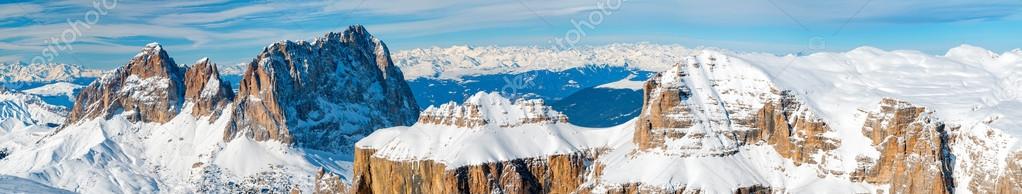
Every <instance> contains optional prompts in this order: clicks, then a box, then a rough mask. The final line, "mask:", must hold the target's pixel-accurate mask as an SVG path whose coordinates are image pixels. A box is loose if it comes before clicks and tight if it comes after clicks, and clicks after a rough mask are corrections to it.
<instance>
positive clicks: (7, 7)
mask: <svg viewBox="0 0 1022 194" xmlns="http://www.w3.org/2000/svg"><path fill="white" fill-rule="evenodd" d="M41 12H43V7H42V6H40V5H36V4H28V3H8V4H0V20H6V19H8V18H14V17H23V16H28V15H33V14H38V13H41Z"/></svg>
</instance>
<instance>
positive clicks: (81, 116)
mask: <svg viewBox="0 0 1022 194" xmlns="http://www.w3.org/2000/svg"><path fill="white" fill-rule="evenodd" d="M184 92H185V84H184V71H183V70H182V69H181V68H180V67H178V65H177V63H175V62H174V59H173V58H170V56H168V55H167V52H166V51H164V50H163V47H162V46H161V45H160V44H157V43H152V44H149V45H146V47H145V48H143V49H142V51H141V52H140V53H138V55H135V57H134V58H132V59H131V61H130V62H128V64H126V65H124V66H122V67H120V68H117V70H115V71H114V72H113V73H111V74H109V75H106V76H103V77H102V78H100V79H99V80H96V81H95V82H93V83H92V84H89V86H88V87H85V88H84V89H82V91H81V93H80V94H79V95H78V97H77V98H76V99H75V103H74V104H75V105H74V107H73V108H72V109H71V112H70V114H69V115H68V120H67V122H65V125H67V124H74V123H76V122H79V121H82V120H87V119H92V118H97V117H103V118H106V117H108V116H110V115H112V114H115V113H120V112H129V113H133V114H134V116H133V117H131V118H132V120H134V121H141V122H158V123H163V122H167V121H169V120H170V119H171V118H173V117H174V116H175V115H177V113H178V112H180V110H181V106H182V104H183V103H184Z"/></svg>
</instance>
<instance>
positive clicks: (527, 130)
mask: <svg viewBox="0 0 1022 194" xmlns="http://www.w3.org/2000/svg"><path fill="white" fill-rule="evenodd" d="M1019 54H1022V52H1018V51H1017V50H1016V51H1010V52H1006V53H1003V54H994V53H992V52H989V51H986V50H983V49H978V48H975V47H971V46H962V47H958V48H954V49H952V50H951V51H949V53H948V54H947V55H945V56H931V55H927V54H923V53H919V52H915V51H883V50H879V49H875V48H869V47H863V48H859V49H855V50H852V51H849V52H846V53H817V54H812V55H808V56H774V55H766V54H757V53H731V52H727V51H719V50H697V51H694V52H692V53H689V54H679V55H682V56H685V57H683V60H679V61H678V64H677V65H674V66H673V67H671V68H668V69H667V70H666V71H663V72H661V73H659V74H658V75H656V76H654V77H653V78H651V79H649V80H648V81H646V82H645V83H644V84H643V94H642V96H643V97H642V99H643V105H642V112H641V113H640V114H639V116H638V118H636V119H633V120H631V121H629V122H627V123H625V124H622V125H618V126H614V127H609V128H581V127H576V126H573V125H570V124H565V123H563V122H539V123H525V124H521V125H501V124H499V123H504V122H506V121H508V120H511V121H522V120H523V119H512V118H520V117H515V116H513V115H521V114H509V115H508V116H511V117H506V118H501V116H502V115H504V114H502V113H516V112H527V113H534V112H535V111H524V110H544V109H543V108H528V109H523V108H522V107H521V106H514V105H513V104H512V103H509V102H510V101H508V100H506V99H505V100H488V102H498V103H478V102H477V101H480V100H475V99H481V97H475V96H474V97H472V98H470V99H469V100H468V101H467V102H465V105H454V104H450V105H446V106H447V107H446V108H441V109H440V110H457V111H428V112H424V114H423V115H422V116H421V117H420V121H419V123H417V124H415V125H413V126H411V127H396V128H389V129H383V130H379V131H378V132H376V133H374V134H372V135H370V136H369V137H367V138H365V139H363V140H362V141H360V142H359V143H358V144H357V146H356V159H355V160H356V162H355V164H354V165H355V166H354V169H355V175H354V176H355V179H354V182H353V184H352V185H351V187H353V188H352V189H353V190H352V191H354V192H358V193H389V192H401V191H421V192H426V193H457V192H470V193H522V192H524V193H569V192H581V193H650V192H652V193H675V192H709V193H732V192H737V193H760V192H769V193H773V192H779V193H821V192H838V193H875V192H882V193H973V192H976V193H1015V192H1022V185H1019V184H1018V182H1017V181H1016V180H1019V179H1020V178H1022V177H1020V176H1019V175H1018V174H1017V173H1014V171H1015V169H1022V166H1020V163H1022V162H1020V161H1019V156H1020V155H1022V150H1019V149H1018V148H1017V147H1013V144H1015V142H1017V136H1013V135H1009V134H1011V133H1014V132H1017V131H1019V130H1020V128H1019V127H1018V126H1017V123H1016V122H1015V120H1016V119H1011V118H1022V117H1020V116H1022V115H1020V114H1019V112H1017V111H1014V110H1018V106H1017V105H1019V102H1020V99H1019V97H1018V96H1015V95H1013V94H1015V91H1016V90H1018V89H1019V88H1018V84H1012V83H1013V82H1014V80H1017V79H1018V77H1017V75H1014V74H1015V73H1014V72H1016V71H1012V69H1013V68H1018V67H1020V66H1022V63H1019V62H1020V60H1019V59H1020V58H1019V56H1020V55H1019ZM789 73H790V74H789ZM618 85H633V84H631V83H619V84H614V86H618ZM959 86H961V87H959ZM608 87H609V86H608ZM477 96H486V95H477ZM491 96H492V95H491ZM487 99H495V98H494V97H489V98H487ZM496 99H499V98H496ZM500 102H502V103H500ZM508 104H512V105H510V106H509V105H508ZM494 115H496V117H497V118H494ZM532 115H541V114H532ZM424 118H439V119H425V120H423V119H424ZM568 119H569V120H570V118H568ZM436 120H440V121H446V122H435V121H436ZM525 120H528V119H525ZM490 121H498V122H497V124H488V123H490ZM473 123H474V124H473ZM522 142H525V143H522Z"/></svg>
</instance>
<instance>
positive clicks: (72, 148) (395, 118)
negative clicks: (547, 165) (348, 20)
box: [0, 26, 418, 193]
mask: <svg viewBox="0 0 1022 194" xmlns="http://www.w3.org/2000/svg"><path fill="white" fill-rule="evenodd" d="M247 67H248V69H247V70H246V73H245V74H244V77H243V78H242V79H241V82H242V83H241V84H240V85H241V86H242V88H241V89H240V90H239V93H237V94H235V93H234V92H233V91H234V90H233V89H232V88H231V87H230V85H231V84H229V83H227V82H226V79H223V78H221V77H220V73H219V71H220V70H219V68H218V67H217V65H216V64H215V63H213V62H212V60H210V59H208V58H203V59H199V60H198V61H196V62H195V63H194V64H193V65H189V66H180V65H178V64H177V63H176V62H175V60H174V59H173V58H171V57H170V54H169V53H168V51H166V50H165V49H164V48H163V47H162V46H161V45H160V44H158V43H152V44H149V45H146V46H145V47H144V48H143V49H142V50H141V51H140V52H139V53H138V54H137V55H135V56H134V57H132V58H131V60H130V61H129V62H128V63H127V64H125V65H124V66H122V67H120V68H118V69H117V70H115V71H113V72H112V73H110V74H107V75H105V76H103V77H102V78H100V79H97V80H96V81H95V82H93V83H91V84H89V86H86V87H85V88H83V89H81V92H80V93H79V94H78V95H77V97H76V99H75V104H74V107H73V108H71V110H70V111H69V113H66V114H62V116H58V118H60V119H59V120H57V122H58V124H59V122H61V121H64V123H63V125H47V126H44V127H42V128H32V129H19V130H6V129H5V130H4V131H3V132H4V133H3V134H4V136H3V137H4V138H8V137H12V136H11V134H16V135H19V137H14V138H10V139H17V141H4V142H3V143H5V144H4V146H5V147H15V146H7V145H8V144H11V142H14V143H17V145H16V149H9V151H5V155H6V156H5V157H4V158H3V159H0V174H4V175H13V176H17V177H20V178H24V179H29V180H31V181H35V182H40V183H43V184H46V185H52V186H54V187H59V188H62V189H66V190H69V191H73V192H82V193H191V192H199V193H253V192H268V193H286V192H299V191H304V192H310V191H312V189H313V185H314V183H315V182H318V181H317V180H318V178H319V177H318V176H317V175H323V174H324V173H330V174H339V175H341V176H334V177H333V178H337V180H344V181H343V182H347V180H348V179H349V176H350V174H351V172H350V169H351V161H352V155H351V153H352V150H353V144H354V142H355V141H357V140H358V139H360V138H361V137H363V136H365V135H368V134H369V133H370V132H372V131H373V130H375V129H377V128H385V127H391V126H396V125H402V124H406V123H407V124H410V123H411V122H413V121H414V120H415V119H416V116H417V113H418V108H417V105H416V104H415V101H414V99H413V98H412V96H411V94H410V90H409V89H408V86H407V84H406V83H405V82H404V80H403V79H401V78H402V77H403V76H402V74H401V71H400V70H399V69H397V68H396V67H394V66H393V64H392V63H391V61H390V57H389V51H388V50H387V48H386V46H385V45H384V44H383V43H382V41H380V40H378V39H376V38H375V37H373V36H372V35H370V34H369V33H368V32H366V30H365V29H364V28H363V27H362V26H351V27H350V28H349V29H348V30H346V31H344V32H341V33H328V34H326V35H325V36H324V37H322V38H319V39H317V40H316V41H314V42H305V41H299V42H292V41H281V42H278V43H274V44H271V45H269V46H267V47H266V49H264V52H262V53H260V54H259V55H258V56H257V57H256V58H255V59H254V60H253V62H252V63H251V64H249V65H248V66H247ZM25 96H27V97H25V98H29V97H34V96H31V95H25ZM34 99H38V98H34ZM22 101H25V100H22ZM19 102H20V101H19ZM5 104H6V103H5ZM20 104H25V103H19V105H20ZM19 107H21V106H19ZM3 110H7V107H6V106H5V107H4V109H3ZM11 110H14V111H11V112H13V113H12V114H10V115H14V116H18V117H16V118H18V119H19V120H20V119H24V118H25V117H28V119H35V118H36V117H34V115H33V116H19V115H26V114H30V113H32V112H31V110H32V109H25V108H18V109H13V108H12V109H11ZM25 110H29V111H25ZM26 112H27V113H26ZM5 115H6V114H5ZM63 115H66V119H64V118H65V117H64V116H63ZM14 116H12V117H14ZM4 123H5V124H4V125H3V126H25V124H22V123H23V122H18V123H14V122H4ZM12 123H13V124H12ZM32 126H38V125H32ZM58 126H59V127H58ZM19 128H24V127H19ZM267 134H274V135H275V136H273V138H265V137H269V136H267ZM8 154H9V155H8Z"/></svg>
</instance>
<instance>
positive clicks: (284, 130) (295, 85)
mask: <svg viewBox="0 0 1022 194" xmlns="http://www.w3.org/2000/svg"><path fill="white" fill-rule="evenodd" d="M242 77H243V78H242V80H241V86H240V88H239V91H238V96H237V100H235V105H236V106H235V107H236V110H235V111H234V115H232V116H233V117H232V119H231V121H230V124H229V125H228V128H227V130H226V132H225V136H224V138H225V141H230V140H231V139H233V138H237V137H239V136H246V137H249V138H253V139H255V140H257V141H268V140H274V141H280V142H284V143H293V144H297V145H298V146H301V147H306V148H316V149H337V150H348V149H350V146H351V145H353V144H354V143H355V141H357V140H358V139H360V138H361V137H363V136H365V135H368V134H369V133H371V132H372V131H373V130H375V129H378V128H384V127H389V126H396V125H410V124H412V123H413V122H415V120H416V118H417V116H418V112H419V110H418V108H417V105H416V104H415V100H414V98H412V95H411V90H410V89H409V88H408V85H407V84H406V83H405V81H404V79H402V77H403V75H402V74H401V71H400V70H399V69H398V68H397V67H395V66H394V64H393V62H392V61H391V59H390V53H389V51H388V50H387V46H386V45H385V44H383V42H381V41H380V40H378V39H376V38H375V37H373V36H372V35H370V34H369V33H368V32H366V30H365V28H363V27H362V26H351V27H349V28H348V29H347V30H345V31H344V32H342V33H329V34H326V35H325V36H324V37H321V38H318V39H316V40H315V41H312V42H306V41H298V42H291V41H284V42H278V43H275V44H272V45H270V46H267V47H266V48H265V49H263V51H262V53H260V54H259V56H257V57H256V58H255V59H254V60H252V62H251V63H249V65H248V69H247V70H246V71H245V73H244V74H243V75H242Z"/></svg>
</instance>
